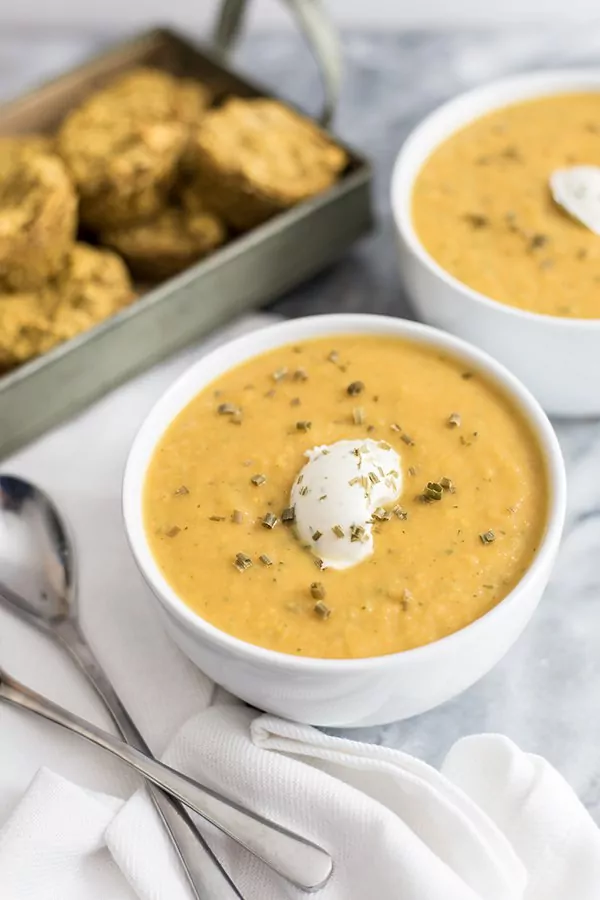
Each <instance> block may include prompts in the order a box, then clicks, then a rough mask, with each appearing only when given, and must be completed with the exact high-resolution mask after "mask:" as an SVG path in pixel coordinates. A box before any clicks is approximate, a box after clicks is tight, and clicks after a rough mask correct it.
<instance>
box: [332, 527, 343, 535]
mask: <svg viewBox="0 0 600 900" xmlns="http://www.w3.org/2000/svg"><path fill="white" fill-rule="evenodd" d="M331 530H332V531H333V533H334V534H335V536H336V537H339V538H343V537H344V529H343V528H342V526H341V525H334V526H333V527H332V529H331Z"/></svg>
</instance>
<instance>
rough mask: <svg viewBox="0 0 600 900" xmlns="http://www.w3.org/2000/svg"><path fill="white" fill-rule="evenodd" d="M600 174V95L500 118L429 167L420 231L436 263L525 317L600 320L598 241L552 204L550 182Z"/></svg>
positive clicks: (544, 101) (422, 180) (453, 142)
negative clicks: (587, 172) (566, 172)
mask: <svg viewBox="0 0 600 900" xmlns="http://www.w3.org/2000/svg"><path fill="white" fill-rule="evenodd" d="M598 165H600V93H577V94H573V93H571V94H559V95H553V96H549V97H543V98H539V99H536V100H530V101H527V102H523V103H518V104H515V105H512V106H508V107H505V108H503V109H499V110H496V111H494V112H492V113H489V114H488V115H485V116H482V117H481V118H479V119H476V120H475V121H474V122H472V123H470V124H469V125H467V126H466V127H464V128H463V129H461V130H460V131H457V132H456V133H455V134H454V135H452V136H451V137H450V138H448V139H447V140H446V141H445V142H444V143H443V144H441V145H440V146H439V147H438V148H437V149H436V150H435V151H434V152H433V153H432V155H431V156H430V157H429V159H428V160H427V161H426V163H425V165H424V166H423V168H422V170H421V172H420V173H419V175H418V177H417V179H416V182H415V187H414V193H413V221H414V224H415V229H416V232H417V235H418V237H419V239H420V241H421V243H422V244H423V246H424V247H425V249H426V250H427V251H428V252H429V253H430V255H431V256H432V257H433V258H434V259H435V260H436V262H438V263H439V264H440V265H441V266H442V267H443V268H444V269H446V270H447V271H448V272H449V273H450V274H451V275H453V276H454V277H455V278H458V279H459V280H460V281H462V282H463V283H464V284H467V285H468V286H469V287H472V288H474V289H475V290H477V291H479V292H481V293H482V294H485V295H486V296H488V297H491V298H492V299H494V300H498V301H500V302H502V303H506V304H508V305H510V306H516V307H519V308H521V309H525V310H529V311H532V312H537V313H544V314H547V315H554V316H566V317H572V318H586V319H595V318H600V237H599V236H598V235H597V234H594V233H593V231H590V230H589V228H586V226H585V225H583V224H582V223H581V222H580V221H578V220H577V219H576V218H573V217H571V216H570V215H569V214H568V213H567V212H566V211H565V210H564V209H563V208H562V207H561V206H559V205H558V203H556V202H555V200H554V199H553V197H552V192H551V189H550V179H551V178H552V175H553V173H555V172H557V171H558V170H561V169H564V168H570V167H575V166H598Z"/></svg>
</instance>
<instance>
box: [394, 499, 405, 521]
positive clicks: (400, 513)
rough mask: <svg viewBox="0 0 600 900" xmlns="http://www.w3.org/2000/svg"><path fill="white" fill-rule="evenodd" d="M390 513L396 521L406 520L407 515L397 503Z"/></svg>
mask: <svg viewBox="0 0 600 900" xmlns="http://www.w3.org/2000/svg"><path fill="white" fill-rule="evenodd" d="M392 512H393V513H394V515H395V516H396V517H397V518H398V519H402V520H405V519H408V513H407V512H406V510H405V509H404V508H403V507H402V506H400V504H399V503H397V504H396V506H394V507H393V508H392Z"/></svg>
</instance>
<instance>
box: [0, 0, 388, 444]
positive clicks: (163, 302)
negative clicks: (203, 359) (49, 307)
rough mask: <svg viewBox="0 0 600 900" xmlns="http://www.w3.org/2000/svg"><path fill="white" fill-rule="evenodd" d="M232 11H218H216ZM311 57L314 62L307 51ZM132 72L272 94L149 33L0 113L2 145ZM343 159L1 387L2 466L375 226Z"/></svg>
mask: <svg viewBox="0 0 600 900" xmlns="http://www.w3.org/2000/svg"><path fill="white" fill-rule="evenodd" d="M236 5H238V4H237V0H236V3H234V4H233V6H234V7H235V6H236ZM231 6H232V4H231V3H227V2H226V3H225V5H224V7H223V13H224V14H225V13H227V12H228V10H227V7H231ZM229 12H231V10H229ZM238 24H239V22H238V21H236V17H235V15H234V16H233V19H232V17H231V15H230V16H229V17H228V16H227V15H223V16H222V19H221V23H220V26H221V27H220V30H219V29H217V41H216V44H217V47H219V46H220V48H221V49H222V48H223V47H224V46H225V44H227V43H229V42H230V40H231V38H232V36H233V34H234V33H235V32H236V30H237V26H238ZM305 31H307V32H308V31H310V28H305ZM321 49H322V48H321ZM313 50H315V52H317V54H318V53H319V52H320V51H319V49H318V48H315V47H314V46H313ZM330 62H331V60H330ZM140 64H149V65H154V66H158V67H160V68H164V69H166V70H168V71H170V72H173V73H175V74H180V75H189V76H196V77H198V78H200V79H201V80H203V81H205V82H207V83H208V84H210V85H212V87H213V88H214V89H215V91H216V93H217V95H226V94H237V95H239V96H246V97H248V96H259V95H260V96H273V95H272V94H270V92H269V91H266V90H264V89H261V88H259V87H257V86H255V85H253V84H251V83H250V82H248V81H246V80H245V79H244V78H242V77H240V76H238V75H236V74H234V72H232V71H231V70H230V69H229V68H228V67H226V66H225V65H224V64H223V57H222V55H220V54H219V53H218V52H216V51H215V52H210V51H208V52H207V51H206V50H205V49H198V48H197V47H196V46H195V45H194V44H193V43H191V42H190V41H189V40H188V39H186V38H183V37H181V36H180V35H177V34H175V33H173V32H172V31H170V30H166V29H158V30H153V31H151V32H148V33H145V34H142V35H140V36H138V37H135V38H134V39H132V40H129V41H127V42H126V43H123V44H120V45H118V46H116V47H114V48H113V49H111V50H109V51H108V52H107V53H104V54H103V55H102V56H100V57H98V58H96V59H94V60H92V61H90V62H88V63H86V64H84V65H83V66H81V67H79V68H77V69H75V70H74V71H72V72H69V73H68V74H66V75H63V76H62V77H59V78H58V79H56V80H54V81H52V82H50V83H48V84H45V85H44V86H42V87H40V88H38V89H37V90H34V91H32V92H31V93H29V94H27V95H26V96H23V97H21V98H20V99H17V100H15V101H13V102H11V103H8V104H5V105H4V106H2V107H0V135H7V134H17V133H27V132H31V131H51V130H53V129H54V128H55V127H56V126H57V125H58V123H59V122H60V121H61V119H62V118H63V116H64V115H65V114H66V113H67V112H68V111H69V110H70V109H71V108H72V107H73V106H74V105H75V104H77V103H79V102H81V101H82V100H83V99H84V98H85V97H86V96H87V95H88V94H90V93H91V92H92V91H94V90H96V89H97V88H98V87H101V86H102V85H104V84H105V83H107V82H108V81H110V80H112V79H113V78H114V77H115V76H117V75H119V74H120V73H121V72H123V71H125V70H127V69H129V68H131V67H133V66H137V65H140ZM325 82H326V88H327V90H326V94H327V99H328V104H329V106H331V95H332V92H334V91H335V82H336V70H335V66H333V67H332V66H331V65H330V66H329V67H328V71H327V73H326V77H325ZM336 140H337V138H336ZM338 143H340V145H341V146H345V145H344V144H343V143H342V142H340V141H338ZM345 149H346V150H347V151H348V153H349V157H350V164H349V166H348V169H347V171H346V173H345V174H344V175H343V176H342V178H341V179H340V180H339V181H338V182H337V183H336V184H335V185H334V186H333V187H332V188H331V189H330V190H328V191H327V192H325V193H323V194H321V195H319V196H317V197H314V198H312V199H310V200H309V201H307V202H304V203H302V204H300V205H298V206H296V207H294V208H292V209H290V210H289V211H286V212H284V213H281V214H280V215H278V216H276V217H275V218H273V219H271V220H270V221H269V222H267V223H266V224H264V225H261V226H260V227H258V228H255V229H254V230H252V231H250V232H248V233H246V234H244V235H242V236H240V237H237V238H235V239H234V240H232V241H231V242H230V243H229V244H227V245H225V246H224V247H223V248H221V249H219V250H217V251H215V252H214V253H213V254H212V255H211V256H209V257H208V258H207V259H205V260H203V261H201V262H199V263H197V264H196V265H194V266H192V267H190V268H189V269H187V270H186V271H185V272H183V273H182V274H180V275H178V276H176V277H175V278H171V279H169V280H168V281H165V282H163V283H162V284H160V285H159V286H158V287H154V288H152V289H151V290H148V291H147V293H144V294H143V296H142V297H141V298H140V299H139V300H138V301H136V302H135V303H134V304H133V305H132V306H130V307H128V308H126V309H125V310H123V311H122V312H121V313H119V314H118V315H116V316H114V317H113V318H111V319H109V320H107V321H106V322H105V323H103V324H101V325H99V326H97V327H96V328H94V329H92V330H91V331H89V332H87V333H85V334H82V335H80V336H79V337H76V338H74V339H73V340H71V341H68V342H67V343H66V344H63V345H61V346H59V347H57V348H56V349H54V350H52V351H51V352H50V353H48V354H45V355H44V356H42V357H39V358H38V359H36V360H33V361H32V362H30V363H27V364H25V365H23V366H21V367H20V368H18V369H16V370H15V371H14V372H11V373H9V374H7V375H5V376H3V377H0V456H6V455H8V454H9V453H11V452H12V451H14V450H15V449H16V448H17V447H19V446H22V445H23V444H25V443H27V442H28V441H30V440H32V439H33V438H35V437H36V436H38V435H39V434H41V433H42V432H43V431H45V430H46V429H48V428H50V427H52V426H54V425H56V424H57V423H58V422H60V421H62V420H64V419H66V418H67V417H69V416H71V415H72V414H74V413H75V412H77V411H78V410H80V409H82V408H83V407H85V406H86V405H88V404H90V403H91V402H92V401H93V400H95V399H96V398H98V397H100V396H101V395H102V394H104V393H106V392H107V391H109V390H111V389H112V388H114V387H115V386H117V385H118V384H120V383H122V382H123V381H125V380H127V379H128V378H130V377H132V376H133V375H135V374H136V373H137V372H140V371H142V370H143V369H145V368H147V367H148V366H151V365H152V364H153V363H155V362H157V361H158V360H159V359H161V358H163V357H165V356H167V355H169V354H171V353H173V352H174V351H175V350H177V349H178V348H180V347H183V346H184V345H185V344H189V343H190V342H191V341H193V340H194V339H196V338H198V337H199V336H200V335H203V334H205V333H206V332H208V331H210V330H211V329H213V328H214V327H215V326H217V325H219V324H221V323H223V322H224V321H226V320H227V319H228V318H230V317H232V316H234V315H235V314H237V313H239V312H241V311H242V310H245V309H248V308H253V307H254V308H256V307H259V306H261V305H262V304H264V303H266V302H268V301H270V300H273V299H274V298H275V297H277V296H278V295H280V294H282V293H283V292H285V291H287V290H289V289H291V288H293V287H294V286H296V285H298V284H300V283H301V282H302V281H304V280H306V279H308V278H310V277H311V276H312V275H314V274H315V273H316V272H318V271H319V270H320V269H322V268H323V267H325V266H326V265H327V264H329V263H330V262H332V261H333V260H335V259H336V257H339V256H340V254H341V253H342V252H343V251H344V250H345V249H347V248H348V246H349V245H350V244H352V242H353V241H355V240H356V239H357V238H358V237H360V236H361V235H362V234H364V233H365V232H366V231H367V230H368V229H369V228H370V227H371V224H372V212H371V200H370V193H371V192H370V182H371V172H370V168H369V165H368V163H367V162H366V160H364V159H363V158H362V157H361V156H360V155H359V154H357V153H355V152H354V151H353V150H351V149H350V148H348V147H345Z"/></svg>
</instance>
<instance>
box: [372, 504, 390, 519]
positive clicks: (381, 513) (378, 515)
mask: <svg viewBox="0 0 600 900" xmlns="http://www.w3.org/2000/svg"><path fill="white" fill-rule="evenodd" d="M391 517H392V514H391V512H389V511H388V510H387V509H385V508H384V507H383V506H378V507H377V509H376V510H375V511H374V513H373V519H374V520H375V521H376V522H387V521H388V520H389V519H391Z"/></svg>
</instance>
